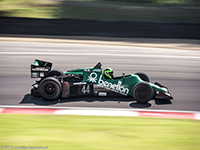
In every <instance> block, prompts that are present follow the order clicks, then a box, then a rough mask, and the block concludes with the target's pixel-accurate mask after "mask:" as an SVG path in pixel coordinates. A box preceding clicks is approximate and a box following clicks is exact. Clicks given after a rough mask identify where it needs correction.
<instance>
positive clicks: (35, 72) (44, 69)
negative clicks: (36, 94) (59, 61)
mask: <svg viewBox="0 0 200 150" xmlns="http://www.w3.org/2000/svg"><path fill="white" fill-rule="evenodd" d="M51 67H52V63H50V62H46V61H42V60H38V59H36V60H35V62H34V64H31V78H43V77H45V76H46V75H47V74H48V72H49V71H50V70H51Z"/></svg>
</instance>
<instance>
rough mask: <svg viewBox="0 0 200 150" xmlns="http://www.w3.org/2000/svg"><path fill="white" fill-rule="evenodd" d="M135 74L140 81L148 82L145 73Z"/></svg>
mask: <svg viewBox="0 0 200 150" xmlns="http://www.w3.org/2000/svg"><path fill="white" fill-rule="evenodd" d="M135 74H136V75H138V76H139V77H140V79H142V80H143V81H146V82H149V81H150V80H149V77H148V76H147V75H146V74H145V73H142V72H137V73H135Z"/></svg>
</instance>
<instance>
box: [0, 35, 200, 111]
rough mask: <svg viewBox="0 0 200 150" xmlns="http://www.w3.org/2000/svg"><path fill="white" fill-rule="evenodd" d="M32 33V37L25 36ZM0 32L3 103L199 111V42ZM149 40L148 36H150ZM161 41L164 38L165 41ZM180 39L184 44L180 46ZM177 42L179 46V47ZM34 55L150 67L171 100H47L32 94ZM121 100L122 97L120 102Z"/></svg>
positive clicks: (118, 70)
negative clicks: (3, 34) (37, 36)
mask: <svg viewBox="0 0 200 150" xmlns="http://www.w3.org/2000/svg"><path fill="white" fill-rule="evenodd" d="M27 39H28V38H27ZM27 39H24V40H23V38H10V39H9V38H3V37H1V38H0V70H1V71H0V105H1V108H2V107H3V106H6V107H8V106H17V107H25V106H28V107H34V106H36V107H43V108H45V107H47V108H48V107H55V108H56V107H58V108H60V107H61V108H65V107H73V108H74V107H78V108H91V109H95V108H96V109H101V108H105V109H108V108H112V109H113V108H117V109H126V110H133V111H134V110H137V109H142V110H145V111H146V110H150V111H156V110H161V111H162V110H171V111H197V112H199V111H200V98H199V92H200V76H199V74H200V67H199V66H200V51H199V47H200V46H199V45H198V44H196V45H195V47H194V44H193V45H191V47H190V45H189V44H187V45H185V46H184V43H180V44H179V43H178V44H175V45H176V46H174V45H173V44H174V43H173V44H172V46H169V44H166V43H162V42H159V43H155V42H154V43H153V44H149V46H148V44H146V43H145V44H144V43H142V42H141V43H139V42H138V39H137V40H136V41H137V42H135V43H134V44H133V43H131V42H129V43H128V44H127V43H126V42H119V41H117V42H114V41H112V42H99V41H95V42H94V41H92V42H85V41H86V40H82V41H81V40H77V41H75V40H71V41H70V40H66V41H65V40H64V39H62V40H61V42H59V40H58V39H55V40H53V39H49V40H48V39H47V40H44V39H37V40H36V39H29V40H27ZM146 41H147V39H146ZM161 43H162V44H161ZM180 45H181V46H180ZM177 46H178V48H177ZM35 59H41V60H46V61H50V62H52V63H53V68H54V69H55V68H57V69H61V70H62V71H66V70H70V69H76V68H84V67H93V66H94V65H95V64H96V63H97V62H101V63H102V65H103V69H105V68H106V67H110V68H112V69H113V70H114V76H120V75H122V73H125V74H130V73H136V72H144V73H146V74H147V75H148V76H149V78H150V81H151V82H152V83H154V82H156V81H157V82H159V83H161V84H163V85H165V86H167V87H168V88H169V91H170V93H171V94H172V96H173V97H174V99H173V100H171V101H158V100H151V101H150V102H149V103H148V104H137V103H136V102H135V101H134V100H133V99H132V98H127V97H124V96H114V97H95V96H94V97H71V98H68V99H60V100H59V101H50V102H48V101H45V100H43V99H42V98H38V97H32V96H31V95H30V89H31V85H32V84H33V83H34V82H35V79H31V78H30V65H31V64H32V63H33V62H34V60H35ZM119 102H120V103H119Z"/></svg>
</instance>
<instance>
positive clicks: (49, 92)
mask: <svg viewBox="0 0 200 150" xmlns="http://www.w3.org/2000/svg"><path fill="white" fill-rule="evenodd" d="M44 92H45V94H46V95H47V96H52V95H54V94H55V92H56V87H55V85H53V84H47V85H46V86H45V88H44Z"/></svg>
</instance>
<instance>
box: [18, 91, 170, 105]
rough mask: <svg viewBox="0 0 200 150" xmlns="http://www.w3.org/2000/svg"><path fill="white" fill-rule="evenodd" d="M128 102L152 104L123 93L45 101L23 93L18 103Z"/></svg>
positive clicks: (168, 102) (163, 103) (159, 102)
mask: <svg viewBox="0 0 200 150" xmlns="http://www.w3.org/2000/svg"><path fill="white" fill-rule="evenodd" d="M97 101H98V102H130V104H129V107H131V108H150V107H151V106H152V104H151V103H150V102H151V101H153V100H151V101H150V102H149V103H146V104H139V103H137V102H136V101H134V100H133V98H132V97H126V96H123V95H118V96H112V97H111V96H108V97H98V96H85V97H82V96H73V97H70V98H67V99H59V100H54V101H47V100H45V99H43V98H41V97H35V96H32V95H31V94H26V95H24V98H23V99H22V101H21V102H20V103H19V104H34V105H40V106H49V105H56V104H60V103H75V102H88V103H92V102H97ZM155 104H156V105H169V104H172V103H171V101H170V100H155Z"/></svg>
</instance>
